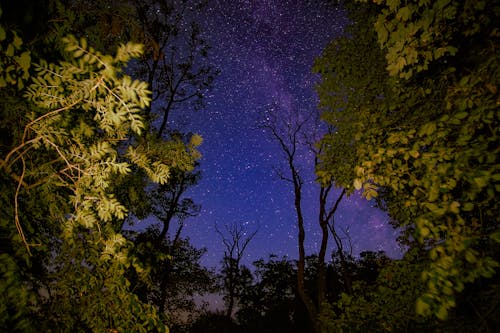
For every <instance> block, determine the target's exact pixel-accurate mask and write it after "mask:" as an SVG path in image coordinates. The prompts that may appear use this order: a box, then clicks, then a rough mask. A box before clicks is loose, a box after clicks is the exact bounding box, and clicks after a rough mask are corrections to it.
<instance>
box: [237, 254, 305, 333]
mask: <svg viewBox="0 0 500 333" xmlns="http://www.w3.org/2000/svg"><path fill="white" fill-rule="evenodd" d="M253 265H254V267H255V269H254V276H253V279H252V280H253V281H251V282H252V283H251V285H249V286H248V287H247V288H245V289H244V290H243V293H242V294H241V296H240V299H239V303H238V310H237V312H236V318H237V320H238V323H239V324H240V327H241V330H242V332H277V331H285V332H295V331H297V330H296V327H295V326H296V325H295V324H296V323H295V322H296V320H297V317H298V315H299V314H298V311H297V310H298V307H297V294H296V288H295V285H296V281H297V277H296V275H297V270H296V265H295V264H294V262H292V261H290V260H288V259H286V258H281V259H279V258H277V257H276V256H275V255H269V259H268V260H267V261H264V260H263V259H260V260H257V261H255V262H254V263H253ZM299 331H300V330H299Z"/></svg>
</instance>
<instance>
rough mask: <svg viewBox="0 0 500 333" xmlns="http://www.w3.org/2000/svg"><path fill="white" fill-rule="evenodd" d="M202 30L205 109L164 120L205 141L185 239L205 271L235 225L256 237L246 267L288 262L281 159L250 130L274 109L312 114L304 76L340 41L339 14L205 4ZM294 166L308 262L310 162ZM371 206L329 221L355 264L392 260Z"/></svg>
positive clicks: (286, 186)
mask: <svg viewBox="0 0 500 333" xmlns="http://www.w3.org/2000/svg"><path fill="white" fill-rule="evenodd" d="M201 21H202V22H201V23H202V26H203V34H204V37H205V38H206V39H207V41H208V43H209V44H210V45H211V47H212V49H211V53H210V58H211V61H212V62H213V65H214V66H215V67H217V68H218V69H219V70H220V72H221V73H220V75H219V76H218V78H217V79H216V81H215V83H214V88H213V89H212V91H210V93H209V94H208V96H207V99H206V104H207V105H206V108H205V109H203V110H201V111H199V112H182V113H177V114H174V115H173V117H172V118H171V119H172V120H171V124H170V125H171V126H172V127H180V128H181V129H183V130H187V131H192V132H196V133H199V134H201V135H202V136H203V138H204V143H203V145H202V147H201V152H202V154H203V159H202V160H201V170H202V174H203V178H202V180H201V182H200V183H199V185H198V186H196V187H195V188H193V189H192V190H191V191H190V192H189V193H188V195H189V196H191V197H192V198H193V199H194V200H195V202H197V203H198V204H200V205H201V206H202V211H201V213H200V215H199V216H198V217H195V218H190V219H188V220H186V222H185V223H186V227H185V229H184V230H185V231H184V236H187V237H189V238H190V239H191V242H192V244H194V245H195V246H196V247H206V248H207V249H208V253H207V254H206V255H205V257H204V259H203V263H204V264H206V265H208V266H211V267H214V266H216V265H218V263H219V261H220V260H221V258H222V256H223V253H224V247H223V244H222V242H221V241H220V237H219V235H218V234H217V233H216V231H215V228H214V225H215V224H216V223H217V225H218V226H219V229H221V230H223V229H224V225H226V224H232V223H239V224H242V225H244V226H245V228H246V229H247V230H248V232H253V231H254V230H256V229H257V228H258V229H259V231H258V233H257V235H256V236H255V238H254V239H253V241H252V242H251V243H250V245H249V246H248V249H247V251H246V257H245V260H244V263H245V264H247V265H250V264H251V262H252V261H254V260H257V259H259V258H267V256H268V254H270V253H274V254H277V255H279V256H283V255H286V256H288V257H289V258H292V259H295V258H297V256H298V249H297V227H296V215H295V210H294V206H293V187H292V185H291V184H290V183H287V182H284V181H283V180H280V179H279V177H278V176H277V174H276V172H275V171H274V169H276V168H280V167H281V165H282V163H283V161H284V160H283V154H282V152H281V150H280V148H279V146H278V144H277V143H276V142H275V141H273V139H272V138H271V136H270V135H269V133H266V131H264V130H262V129H261V128H259V127H258V126H257V124H258V121H259V119H260V117H262V113H263V111H265V110H267V109H269V108H270V107H271V106H272V105H277V106H278V109H279V112H282V113H283V114H285V113H287V114H289V113H304V114H307V113H310V112H311V111H313V110H315V108H316V106H317V97H316V95H315V92H314V82H316V81H317V79H318V78H317V77H315V76H314V75H313V74H312V73H311V66H312V64H313V61H314V58H315V57H317V56H318V55H320V53H321V50H322V49H323V48H324V47H325V46H326V45H327V44H328V42H329V41H330V40H331V39H332V38H334V37H335V36H339V35H340V34H341V33H342V31H343V27H344V26H345V24H346V22H347V20H346V18H345V15H344V13H343V12H342V11H341V10H339V9H336V8H334V7H332V6H331V5H328V4H324V3H322V2H321V1H300V0H296V1H287V0H250V1H245V0H212V1H210V3H209V6H208V8H207V9H206V12H205V13H204V15H203V17H202V19H201ZM299 163H300V165H299V167H300V169H301V170H302V172H303V178H304V179H305V181H306V184H305V185H304V194H303V210H304V217H305V219H306V222H305V223H306V252H307V253H308V254H312V253H317V252H318V249H319V247H318V242H319V241H320V234H319V226H318V223H317V206H318V204H317V202H318V199H317V196H318V195H317V191H318V186H317V185H316V184H315V182H314V170H313V169H314V167H313V159H312V155H311V154H309V153H307V151H306V150H305V149H304V151H303V152H302V153H301V155H300V161H299ZM283 170H284V171H287V169H286V168H284V169H283ZM371 206H372V205H371V204H370V203H369V202H368V201H366V200H365V199H363V198H360V197H359V195H357V194H354V195H352V196H350V197H349V198H344V200H343V202H342V203H341V205H340V207H339V210H338V211H337V213H336V221H337V225H339V226H340V227H341V228H343V229H344V230H347V229H348V230H349V234H350V236H351V239H352V242H353V254H355V255H356V254H358V253H359V252H361V251H363V250H385V251H386V252H387V253H388V254H389V255H390V256H392V257H397V256H399V255H400V249H399V247H398V245H397V244H396V242H395V238H396V232H395V231H394V230H393V229H392V228H391V226H390V225H389V224H388V222H387V221H388V218H387V216H386V214H385V213H383V212H381V211H379V210H378V209H375V208H372V207H371ZM330 241H331V240H330ZM331 242H332V241H331Z"/></svg>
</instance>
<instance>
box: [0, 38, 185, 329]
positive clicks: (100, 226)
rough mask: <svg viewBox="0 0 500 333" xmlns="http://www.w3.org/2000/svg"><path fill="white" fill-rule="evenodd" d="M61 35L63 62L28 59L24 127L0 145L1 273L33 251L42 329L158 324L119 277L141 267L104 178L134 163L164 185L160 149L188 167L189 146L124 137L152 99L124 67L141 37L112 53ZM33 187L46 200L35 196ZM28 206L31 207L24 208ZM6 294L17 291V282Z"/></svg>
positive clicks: (138, 124) (137, 127)
mask: <svg viewBox="0 0 500 333" xmlns="http://www.w3.org/2000/svg"><path fill="white" fill-rule="evenodd" d="M2 31H4V30H3V29H2ZM64 42H65V44H66V51H67V52H68V57H67V60H66V61H65V62H61V63H60V64H53V63H47V62H44V61H43V60H42V61H40V64H37V65H35V66H34V68H35V70H36V75H34V76H33V79H32V82H31V83H30V84H29V86H28V88H27V89H26V90H25V91H24V94H25V96H26V98H27V102H25V103H24V104H23V106H25V107H26V108H27V110H29V112H24V113H23V115H24V116H23V117H22V118H21V119H19V120H18V122H17V124H19V125H21V127H17V128H13V129H12V134H13V135H12V138H9V140H6V141H4V142H6V143H10V144H11V147H9V148H8V147H7V146H3V147H2V152H5V153H2V158H1V161H0V168H1V172H2V178H3V179H6V180H8V181H6V182H2V194H3V195H2V201H3V204H2V206H3V207H6V212H5V213H4V214H2V215H3V216H2V234H3V233H4V231H5V232H7V234H8V239H9V245H8V246H7V247H8V252H7V253H6V254H5V255H3V256H2V258H3V259H2V260H6V262H7V263H9V262H10V263H9V264H8V266H6V267H9V270H7V271H6V272H7V273H10V269H13V270H14V269H16V270H17V272H22V268H21V267H22V266H23V265H21V266H20V261H19V260H22V258H23V257H25V258H26V256H28V258H29V254H30V253H31V254H35V255H36V256H35V257H34V260H33V261H34V262H32V263H30V266H29V267H27V271H26V272H27V273H26V272H25V273H23V275H25V276H23V275H21V277H22V278H23V280H24V281H26V283H27V284H28V286H30V285H31V288H34V289H31V290H32V291H31V292H30V291H28V294H30V295H31V296H30V297H35V298H38V299H37V301H36V302H37V303H36V306H34V307H30V308H28V310H27V311H28V312H34V313H35V315H37V314H38V315H39V316H40V318H44V320H45V321H44V322H45V323H47V325H45V324H44V323H43V322H42V323H41V325H42V326H44V327H45V328H46V329H47V330H48V331H49V330H52V329H54V330H57V327H60V326H64V327H66V328H70V327H74V328H75V330H76V329H78V327H80V328H81V329H88V330H98V331H104V330H108V329H111V330H114V329H118V328H121V329H127V327H128V329H132V330H134V331H145V330H147V329H152V328H153V327H154V329H155V330H164V329H165V326H164V325H163V324H162V323H161V320H160V317H159V316H158V314H157V313H156V311H154V309H153V308H152V307H150V306H148V305H146V304H144V303H141V302H140V301H139V300H138V299H137V296H136V295H134V294H133V293H131V292H130V289H129V282H128V281H127V279H126V278H125V277H124V273H125V271H126V270H127V269H131V268H132V267H133V268H134V269H135V270H136V271H137V272H138V273H140V272H141V271H142V270H143V269H142V267H141V266H140V264H139V263H138V262H137V260H136V259H135V258H134V257H133V256H130V255H129V253H130V249H131V247H132V244H131V243H130V242H127V241H126V240H125V239H124V238H123V237H122V236H121V235H120V234H119V231H120V227H121V223H117V222H118V221H119V220H121V219H123V218H124V216H125V213H126V208H125V207H124V206H123V205H121V204H120V202H119V201H118V200H116V198H115V196H114V193H113V187H112V186H110V184H112V183H113V180H114V179H115V178H116V177H117V175H120V174H126V173H128V172H130V171H131V166H132V165H135V166H136V167H139V168H141V169H143V170H144V172H145V174H147V175H148V176H149V177H150V178H151V179H152V180H153V181H157V182H160V183H165V182H166V181H167V180H168V177H169V164H170V163H171V162H170V161H171V156H170V155H169V154H163V155H159V152H161V151H162V148H163V149H164V148H167V147H165V146H168V149H167V150H166V151H170V154H171V153H174V152H175V155H176V158H177V162H180V163H179V164H178V165H177V166H178V167H180V168H185V170H189V165H192V164H193V158H192V156H191V153H190V152H189V151H187V150H177V149H175V150H173V149H172V147H171V146H169V144H168V143H165V144H164V145H163V146H162V145H159V146H156V148H155V149H148V148H147V147H146V146H140V145H138V144H133V143H132V144H130V143H128V144H126V145H122V143H123V142H125V140H126V139H127V137H128V135H129V134H130V133H135V134H136V135H140V134H141V131H142V130H143V129H144V128H145V125H144V123H143V119H142V117H141V116H140V114H139V112H140V110H141V108H144V107H146V106H147V105H148V104H149V102H150V98H149V96H148V94H149V92H148V90H147V86H146V85H145V83H142V82H139V81H133V80H132V79H131V78H130V77H128V76H127V75H125V74H123V72H122V71H121V67H123V65H124V64H126V63H127V62H128V60H129V59H130V58H131V57H133V56H135V57H137V56H139V55H140V53H141V47H140V46H139V45H137V44H133V43H129V44H125V45H122V46H121V47H120V48H118V50H117V53H116V55H115V56H108V55H103V54H101V53H99V52H97V51H95V50H93V49H92V48H91V47H88V46H87V43H86V41H85V40H84V39H81V40H80V41H77V40H76V39H75V38H73V37H68V38H66V39H65V41H64ZM16 43H17V42H16ZM18 44H19V43H18ZM18 46H19V45H18ZM7 55H8V54H7ZM3 59H4V58H3V57H2V61H3ZM23 61H24V60H23ZM3 64H4V63H2V65H3ZM20 65H22V66H24V63H20ZM22 68H24V67H22ZM8 81H9V80H8ZM18 87H22V85H18ZM16 95H17V96H19V93H16ZM4 107H5V104H4V105H3V106H2V112H3V110H4ZM192 148H194V146H193V147H192ZM33 193H35V194H39V195H40V198H43V200H41V201H36V200H33V197H31V195H32V194H33ZM28 207H30V208H34V209H33V210H30V211H26V208H28ZM30 215H31V216H30ZM39 222H43V223H44V224H43V225H42V224H41V223H40V224H37V223H39ZM117 225H118V226H119V227H118V228H117ZM41 226H43V228H41ZM13 231H17V232H16V233H14V232H13ZM16 235H17V236H16ZM33 240H35V242H33ZM36 240H41V242H40V244H38V243H37V242H36ZM53 246H54V247H53ZM23 249H24V250H23ZM39 255H40V256H39ZM38 259H41V262H40V263H37V262H36V260H38ZM28 261H30V260H28ZM16 262H17V267H18V268H16V267H15V265H16ZM21 262H22V261H21ZM12 263H14V264H12ZM36 264H40V265H41V266H42V267H45V270H46V271H45V273H44V274H46V275H45V276H44V278H45V279H44V280H43V281H41V282H42V283H45V288H46V289H44V290H45V292H44V293H46V295H45V296H40V295H36V292H39V291H40V290H41V289H39V288H40V287H39V285H37V284H35V283H36V282H38V281H37V280H36V278H37V276H36V275H34V274H35V273H36V271H34V269H35V268H36ZM13 265H14V266H13ZM15 272H16V271H13V272H12V273H14V274H16V273H15ZM7 273H5V274H7ZM26 275H27V276H26ZM7 276H9V275H6V277H7ZM13 276H15V275H13ZM27 278H28V279H30V278H31V280H27ZM7 281H12V280H7ZM75 282H79V283H76V284H75ZM7 283H10V284H9V286H14V287H15V286H17V287H24V288H27V290H30V287H27V286H26V285H24V286H23V285H19V284H17V285H16V284H12V283H11V282H7ZM2 285H3V281H2ZM33 291H34V292H35V294H33ZM42 291H43V289H42ZM12 292H13V293H17V295H23V291H22V289H21V290H19V289H18V290H13V291H12ZM25 295H26V294H25ZM21 299H27V298H26V297H24V296H23V297H21ZM28 299H30V298H28ZM32 300H33V299H32V298H31V299H30V302H31V301H32ZM26 303H27V302H26V301H25V302H24V303H22V304H26ZM7 304H9V303H7ZM103 309H106V311H103ZM9 311H10V310H9ZM23 311H25V310H23ZM20 313H22V312H20ZM2 318H5V316H3V315H2ZM7 318H11V317H10V316H9V317H7ZM49 322H51V323H52V324H49ZM7 325H8V327H13V326H11V325H13V323H10V324H7ZM23 325H24V324H23Z"/></svg>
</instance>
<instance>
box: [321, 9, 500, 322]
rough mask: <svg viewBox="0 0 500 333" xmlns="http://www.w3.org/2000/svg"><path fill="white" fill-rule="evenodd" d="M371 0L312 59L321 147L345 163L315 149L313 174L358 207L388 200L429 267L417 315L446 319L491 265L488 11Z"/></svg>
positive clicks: (494, 40)
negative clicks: (343, 156) (360, 199)
mask: <svg viewBox="0 0 500 333" xmlns="http://www.w3.org/2000/svg"><path fill="white" fill-rule="evenodd" d="M375 3H376V4H377V5H380V7H375V8H374V7H373V6H368V5H367V6H365V7H364V8H365V9H361V10H360V11H359V12H358V13H363V11H368V13H370V14H369V15H366V16H365V17H368V18H370V17H371V19H354V20H353V22H355V24H354V25H353V26H352V30H350V32H351V33H352V38H348V37H344V38H341V39H339V40H336V41H334V42H333V43H332V44H331V45H330V46H329V47H328V48H327V49H326V50H325V53H324V55H323V56H322V57H321V58H320V59H319V60H318V62H317V63H316V67H315V70H316V71H317V72H319V73H321V74H322V77H323V80H322V83H321V84H320V85H319V87H318V92H319V94H320V99H321V105H322V107H323V108H324V110H325V116H324V118H325V120H326V121H328V122H330V123H331V124H332V125H333V126H335V128H336V130H337V132H336V134H333V135H329V136H326V137H325V143H326V144H328V145H331V146H332V147H334V146H335V145H337V146H341V147H346V149H347V152H348V153H347V156H350V157H349V160H348V161H347V163H345V164H343V163H341V164H336V163H337V162H336V161H338V159H335V158H332V156H335V155H334V154H335V151H336V150H335V149H332V151H329V152H325V154H324V156H323V161H324V167H323V169H322V170H323V171H324V172H326V174H330V175H332V176H333V177H336V178H337V179H339V180H341V181H342V182H344V184H345V185H346V186H347V185H351V186H354V187H355V188H356V189H363V193H364V195H365V196H366V197H367V198H368V199H370V198H373V197H376V196H377V195H378V193H379V192H377V190H378V189H380V188H384V191H386V192H389V193H391V195H390V196H388V197H387V199H389V198H390V202H389V203H388V208H389V209H391V211H390V213H391V215H392V216H394V217H395V219H396V220H398V221H399V223H400V224H401V225H403V226H409V228H410V230H412V229H413V230H414V233H413V234H412V237H414V238H415V239H417V240H419V242H420V243H421V244H422V246H423V247H425V248H426V249H427V250H428V255H429V257H430V259H431V263H430V265H429V267H428V268H427V270H426V271H425V273H424V279H425V282H426V284H427V289H426V291H425V292H424V293H423V295H422V296H421V297H420V298H419V299H418V301H417V311H418V313H421V314H431V313H433V314H434V315H436V316H437V317H438V318H440V319H445V318H446V317H447V315H448V312H449V311H450V309H451V308H453V307H454V306H455V303H456V302H455V296H456V295H457V293H460V292H461V291H462V290H463V289H464V286H465V284H466V283H468V282H472V281H474V280H476V279H478V278H480V277H491V276H493V274H494V273H495V269H496V268H497V267H498V263H497V261H496V260H495V259H494V257H495V256H491V255H490V253H489V250H488V249H489V248H494V244H495V243H498V241H499V240H500V239H499V237H498V235H499V231H498V221H497V218H496V216H497V215H498V204H497V202H496V200H495V199H494V198H495V193H497V192H498V179H497V178H498V177H496V176H495V175H497V174H498V163H497V162H496V156H497V153H498V147H497V144H496V142H497V140H498V112H497V109H498V105H497V101H498V91H497V89H496V86H497V85H498V77H499V76H498V71H499V66H498V64H499V56H498V52H496V45H497V44H498V34H497V33H496V25H495V23H494V22H496V21H497V20H498V15H499V14H498V13H499V4H498V2H497V1H494V2H493V3H491V4H489V6H486V2H484V1H479V2H474V3H472V2H465V3H463V2H460V1H436V2H432V3H429V2H425V1H420V2H418V3H412V4H406V3H402V2H400V1H382V0H381V1H375ZM358 18H360V17H359V16H358ZM372 23H373V26H372ZM374 33H376V36H374ZM479 54H480V55H481V56H477V55H479ZM366 55H369V56H366ZM347 58H349V60H350V61H342V59H347ZM352 162H353V163H352ZM346 170H347V172H348V173H346Z"/></svg>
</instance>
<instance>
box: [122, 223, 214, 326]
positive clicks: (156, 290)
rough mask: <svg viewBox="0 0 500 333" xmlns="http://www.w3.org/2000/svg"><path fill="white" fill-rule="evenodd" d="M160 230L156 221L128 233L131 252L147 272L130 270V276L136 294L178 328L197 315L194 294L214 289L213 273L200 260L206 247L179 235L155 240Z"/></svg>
mask: <svg viewBox="0 0 500 333" xmlns="http://www.w3.org/2000/svg"><path fill="white" fill-rule="evenodd" d="M159 234H161V229H160V228H159V227H158V225H156V226H151V227H149V228H148V229H147V230H146V231H143V232H133V233H132V232H131V234H129V235H128V238H130V239H131V240H132V241H133V242H134V245H135V248H134V255H136V256H137V257H138V258H139V260H140V262H141V263H143V265H144V267H145V269H147V270H148V274H147V275H146V276H144V275H143V276H141V275H138V274H131V275H132V276H131V277H130V280H131V283H132V285H133V290H134V292H135V294H137V295H138V296H139V298H140V299H141V300H142V301H143V302H147V303H150V304H153V305H155V307H156V308H158V309H159V311H160V312H161V313H165V314H166V315H167V317H168V323H169V326H170V327H171V328H172V329H175V330H176V331H178V330H180V329H181V327H184V326H186V325H187V324H186V321H188V320H192V319H193V318H195V317H197V314H198V312H199V310H200V309H199V307H198V306H197V304H196V302H195V297H198V296H203V295H205V294H207V293H209V292H212V291H214V290H215V281H214V280H215V277H214V274H213V272H211V271H209V270H208V269H207V268H205V267H203V266H202V265H201V264H200V260H201V257H202V256H203V255H204V254H205V253H206V249H196V248H195V247H194V246H193V245H191V244H190V242H189V239H184V238H180V237H177V238H175V239H171V238H169V237H167V238H161V240H162V241H161V242H160V243H158V239H159ZM130 273H134V272H130ZM130 273H129V274H130Z"/></svg>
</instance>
